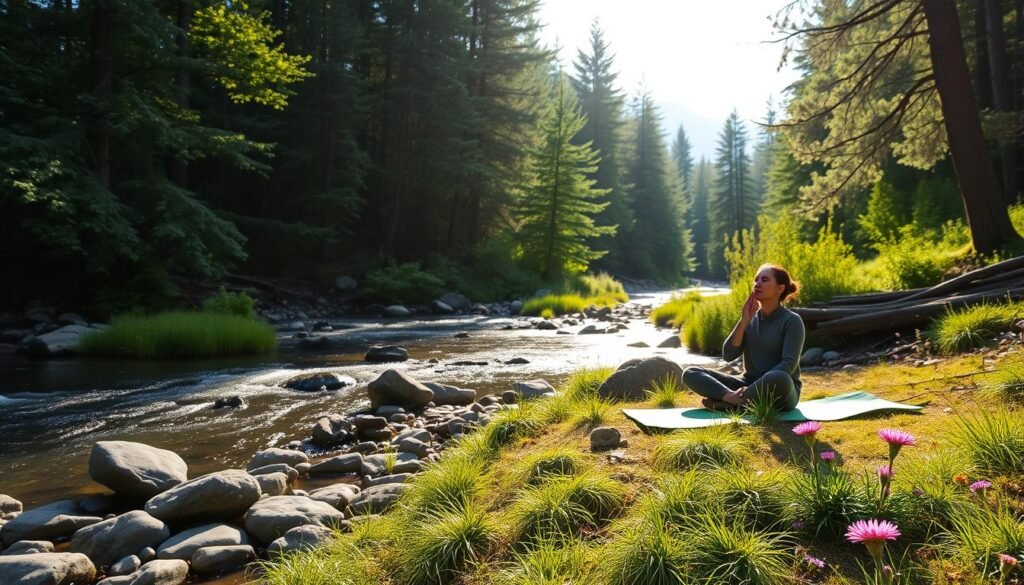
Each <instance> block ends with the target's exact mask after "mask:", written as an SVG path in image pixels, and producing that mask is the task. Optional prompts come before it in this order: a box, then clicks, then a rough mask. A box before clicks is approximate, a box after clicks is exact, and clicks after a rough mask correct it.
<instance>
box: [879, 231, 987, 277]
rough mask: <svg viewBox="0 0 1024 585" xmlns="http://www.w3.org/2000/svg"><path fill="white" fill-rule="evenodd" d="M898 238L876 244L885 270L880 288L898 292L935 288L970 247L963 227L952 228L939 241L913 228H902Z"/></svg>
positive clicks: (930, 233)
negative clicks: (962, 251) (962, 253)
mask: <svg viewBox="0 0 1024 585" xmlns="http://www.w3.org/2000/svg"><path fill="white" fill-rule="evenodd" d="M896 234H897V235H896V236H894V237H893V238H892V239H889V240H885V241H882V242H879V243H877V244H875V249H877V250H878V259H877V263H878V264H879V265H881V268H882V277H881V279H880V280H881V283H880V284H881V285H882V286H885V287H887V288H892V289H897V290H900V289H910V288H919V287H928V286H935V285H936V284H938V283H939V281H941V280H942V277H943V275H945V274H946V273H947V272H948V271H949V269H950V268H952V267H953V265H954V264H955V263H956V261H957V257H958V255H959V253H960V251H961V250H963V248H964V246H965V245H966V244H968V243H969V240H968V239H967V234H966V230H964V229H963V225H962V224H961V225H957V224H952V223H951V224H949V225H948V226H946V228H945V229H944V230H943V231H942V234H943V235H942V236H939V237H936V236H935V235H934V233H933V232H922V231H921V230H918V229H915V228H914V226H912V225H906V226H903V227H902V228H899V229H898V230H897V232H896ZM961 236H962V237H961Z"/></svg>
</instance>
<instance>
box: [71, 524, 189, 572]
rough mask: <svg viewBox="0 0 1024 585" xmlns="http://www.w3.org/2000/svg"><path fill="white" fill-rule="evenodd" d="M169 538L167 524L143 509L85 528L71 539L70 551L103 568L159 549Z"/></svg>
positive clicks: (169, 532)
mask: <svg viewBox="0 0 1024 585" xmlns="http://www.w3.org/2000/svg"><path fill="white" fill-rule="evenodd" d="M170 536H171V530H170V528H168V527H167V525H166V524H164V523H163V522H161V521H160V520H158V519H156V518H154V517H152V516H150V515H149V514H147V513H146V512H143V511H142V510H134V511H131V512H128V513H127V514H122V515H120V516H115V517H113V518H110V519H109V520H104V521H103V522H97V523H96V524H93V525H91V526H86V527H85V528H82V529H81V530H79V531H78V532H76V533H75V535H74V536H73V537H71V546H70V548H69V549H68V550H69V551H70V552H77V553H82V554H84V555H86V556H87V557H89V558H90V559H92V561H93V562H94V563H96V564H97V565H101V566H102V565H109V564H111V563H113V562H115V561H117V560H119V559H121V558H122V557H125V556H128V555H130V554H134V553H135V552H136V551H138V550H139V549H140V548H142V547H146V546H156V545H158V544H160V543H161V542H163V541H165V540H167V538H168V537H170Z"/></svg>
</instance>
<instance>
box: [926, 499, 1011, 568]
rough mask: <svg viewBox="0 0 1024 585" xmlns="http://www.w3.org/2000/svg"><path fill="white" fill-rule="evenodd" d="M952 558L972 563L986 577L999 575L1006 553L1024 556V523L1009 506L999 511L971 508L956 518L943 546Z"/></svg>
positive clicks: (1004, 506)
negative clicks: (1001, 559) (1000, 560)
mask: <svg viewBox="0 0 1024 585" xmlns="http://www.w3.org/2000/svg"><path fill="white" fill-rule="evenodd" d="M942 548H944V549H945V550H946V552H947V553H949V554H950V556H955V557H959V558H962V559H965V560H968V561H970V562H971V563H973V564H975V566H977V567H979V568H981V569H982V573H983V574H992V573H993V572H995V573H998V570H999V559H998V558H997V557H996V555H998V554H1000V553H1002V554H1007V555H1010V556H1013V557H1017V558H1020V557H1021V555H1024V522H1022V521H1021V519H1020V517H1019V515H1018V514H1017V513H1016V512H1014V511H1013V510H1011V509H1010V508H1009V507H1008V506H1006V505H1005V504H1004V505H1000V506H998V507H997V508H996V509H992V508H989V507H988V506H981V505H976V504H967V505H963V506H960V507H959V508H958V510H957V512H956V513H955V514H953V516H952V526H951V527H950V529H949V531H948V532H947V533H946V534H945V535H944V539H943V546H942Z"/></svg>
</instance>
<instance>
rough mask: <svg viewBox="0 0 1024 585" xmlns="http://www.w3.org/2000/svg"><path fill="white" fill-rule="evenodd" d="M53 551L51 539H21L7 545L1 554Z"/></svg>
mask: <svg viewBox="0 0 1024 585" xmlns="http://www.w3.org/2000/svg"><path fill="white" fill-rule="evenodd" d="M51 552H53V543H52V542H50V541H49V540H19V541H18V542H16V543H14V544H12V545H11V546H9V547H7V548H6V549H5V550H4V552H2V553H0V555H7V556H10V555H30V554H38V553H51Z"/></svg>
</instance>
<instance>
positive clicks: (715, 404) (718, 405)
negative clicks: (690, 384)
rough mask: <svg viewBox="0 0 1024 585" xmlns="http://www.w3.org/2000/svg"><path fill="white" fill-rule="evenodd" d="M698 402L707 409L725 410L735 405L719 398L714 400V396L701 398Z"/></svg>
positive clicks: (732, 408) (731, 408)
mask: <svg viewBox="0 0 1024 585" xmlns="http://www.w3.org/2000/svg"><path fill="white" fill-rule="evenodd" d="M700 403H701V404H702V405H703V406H704V408H707V409H709V410H718V411H722V412H727V411H730V410H735V409H736V407H735V406H733V405H731V404H729V403H728V402H722V401H721V400H715V399H714V398H705V399H703V400H701V401H700Z"/></svg>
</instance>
